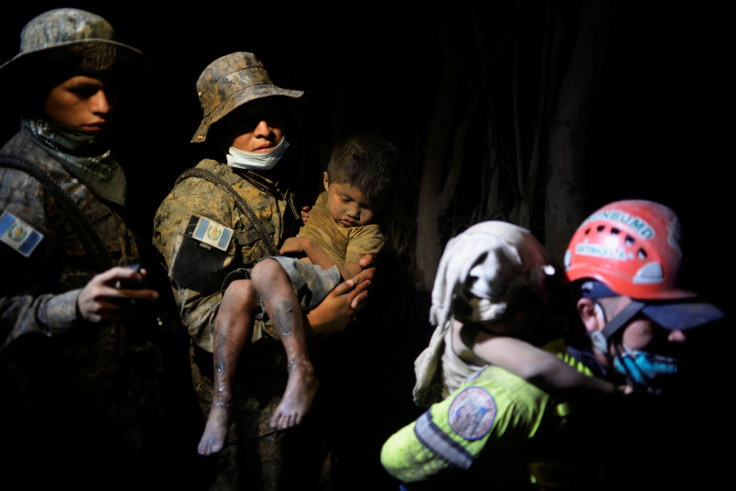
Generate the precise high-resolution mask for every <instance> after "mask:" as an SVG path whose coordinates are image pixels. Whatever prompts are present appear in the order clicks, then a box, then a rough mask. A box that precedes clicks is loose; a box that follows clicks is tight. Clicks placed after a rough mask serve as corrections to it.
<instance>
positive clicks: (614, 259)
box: [565, 200, 695, 300]
mask: <svg viewBox="0 0 736 491" xmlns="http://www.w3.org/2000/svg"><path fill="white" fill-rule="evenodd" d="M679 240H680V223H679V219H678V218H677V215H675V213H674V212H673V211H672V210H671V209H669V208H667V207H666V206H664V205H661V204H659V203H654V202H651V201H644V200H625V201H616V202H614V203H610V204H608V205H606V206H604V207H603V208H601V209H599V210H598V211H596V212H595V213H593V214H592V215H590V216H589V217H588V218H587V219H586V220H585V221H584V222H583V223H582V224H581V225H580V227H578V229H577V231H576V232H575V235H573V237H572V240H571V241H570V245H568V247H567V252H565V269H566V276H567V279H568V281H575V280H579V279H583V278H589V279H595V280H598V281H600V282H602V283H604V284H605V285H606V286H608V287H609V288H610V289H611V290H613V291H614V292H616V293H618V294H619V295H626V296H627V297H631V298H636V299H641V300H666V299H677V298H687V297H693V296H695V294H694V293H692V292H688V291H685V290H680V289H678V288H676V287H675V281H676V280H677V274H678V271H679V269H680V259H681V255H682V253H681V250H680V244H679Z"/></svg>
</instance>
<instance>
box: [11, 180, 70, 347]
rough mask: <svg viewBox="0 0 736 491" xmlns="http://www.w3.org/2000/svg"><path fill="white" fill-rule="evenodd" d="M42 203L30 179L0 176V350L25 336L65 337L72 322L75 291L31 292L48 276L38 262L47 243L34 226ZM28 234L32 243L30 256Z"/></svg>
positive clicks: (42, 215)
mask: <svg viewBox="0 0 736 491" xmlns="http://www.w3.org/2000/svg"><path fill="white" fill-rule="evenodd" d="M43 202H44V198H43V190H42V188H41V187H40V185H39V184H38V182H37V181H35V180H34V179H32V178H30V176H28V175H27V174H25V173H21V172H16V171H11V170H4V171H2V172H0V232H1V233H0V235H1V236H2V237H0V271H2V280H1V281H0V350H2V349H5V348H6V347H8V346H9V345H10V344H12V343H13V342H14V341H15V340H17V339H18V338H20V337H21V336H24V335H27V334H34V333H35V334H43V335H47V336H50V335H52V334H54V333H59V332H65V331H68V330H69V329H70V328H71V327H72V326H73V325H74V324H75V322H76V320H77V315H76V304H77V296H78V295H79V290H73V291H69V292H66V293H62V294H34V293H33V292H32V290H33V282H34V281H35V280H37V279H39V278H41V277H43V276H44V273H48V269H45V268H46V264H45V263H44V259H43V258H41V259H39V258H40V257H46V256H45V254H44V253H43V252H42V250H43V248H44V247H45V245H46V244H45V242H44V241H48V240H50V239H48V238H47V237H46V236H47V235H48V233H47V232H46V229H45V227H44V226H43V225H38V224H39V223H40V224H44V223H46V221H47V219H46V215H45V211H44V207H43ZM33 234H36V240H37V242H35V243H34V244H32V246H33V249H31V250H30V251H29V247H30V246H29V244H28V240H30V237H31V236H33ZM15 238H17V239H18V240H17V241H16V240H14V239H15ZM23 238H25V240H22V239H23ZM21 240H22V242H21Z"/></svg>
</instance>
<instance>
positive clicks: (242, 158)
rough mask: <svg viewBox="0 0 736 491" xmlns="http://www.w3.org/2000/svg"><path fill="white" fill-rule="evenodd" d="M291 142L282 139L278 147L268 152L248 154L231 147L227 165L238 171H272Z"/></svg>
mask: <svg viewBox="0 0 736 491" xmlns="http://www.w3.org/2000/svg"><path fill="white" fill-rule="evenodd" d="M287 148H289V142H287V141H286V138H282V139H281V141H280V142H279V144H278V145H276V146H275V147H274V148H273V149H272V150H270V151H268V152H246V151H244V150H238V149H237V148H235V147H230V149H229V150H228V153H227V165H229V166H230V167H234V168H236V169H247V170H270V169H273V168H274V167H275V166H276V164H277V163H278V162H279V160H281V157H283V155H284V152H285V151H286V149H287Z"/></svg>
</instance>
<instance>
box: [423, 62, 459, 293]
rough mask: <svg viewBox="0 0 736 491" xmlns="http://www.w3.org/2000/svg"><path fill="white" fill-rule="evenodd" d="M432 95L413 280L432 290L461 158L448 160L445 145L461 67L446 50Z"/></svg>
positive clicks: (451, 128)
mask: <svg viewBox="0 0 736 491" xmlns="http://www.w3.org/2000/svg"><path fill="white" fill-rule="evenodd" d="M443 60H444V63H445V66H446V69H445V70H443V71H442V75H441V79H440V83H439V85H438V88H437V95H436V97H435V107H434V110H433V112H432V118H431V119H430V121H429V124H428V129H427V144H426V147H425V153H424V158H423V161H422V178H421V182H420V186H419V196H418V200H417V205H418V206H417V238H416V255H415V257H416V263H415V266H416V270H415V271H416V281H417V286H418V287H419V288H421V289H423V290H425V291H432V286H433V284H434V275H435V273H436V272H437V266H438V263H439V260H440V257H441V256H442V251H443V248H444V244H443V243H442V238H441V234H440V233H439V222H440V217H441V216H442V213H443V212H445V211H446V210H447V207H448V206H449V204H450V202H451V200H452V197H453V195H454V193H455V188H456V186H457V178H458V175H459V173H460V170H461V168H462V159H457V160H458V161H457V162H450V163H448V162H447V160H448V159H449V158H448V155H449V153H450V152H448V145H449V143H450V142H451V141H452V139H453V137H454V136H455V135H454V132H455V131H456V126H455V125H452V124H448V121H451V120H452V118H451V116H452V114H453V107H454V105H455V101H456V96H455V94H456V93H457V90H458V86H459V80H460V77H461V76H462V73H463V70H462V68H461V66H462V61H461V59H460V58H459V57H456V56H452V55H450V54H449V53H445V56H444V57H443Z"/></svg>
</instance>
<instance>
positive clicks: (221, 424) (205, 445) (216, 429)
mask: <svg viewBox="0 0 736 491" xmlns="http://www.w3.org/2000/svg"><path fill="white" fill-rule="evenodd" d="M229 421H230V409H229V408H228V407H227V405H225V404H218V405H214V404H213V405H212V409H210V415H209V417H208V418H207V425H206V426H205V428H204V433H202V439H201V440H200V441H199V445H197V452H198V453H199V455H212V454H215V453H217V452H219V451H220V450H222V447H223V445H224V444H225V439H226V438H227V430H228V426H229Z"/></svg>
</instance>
